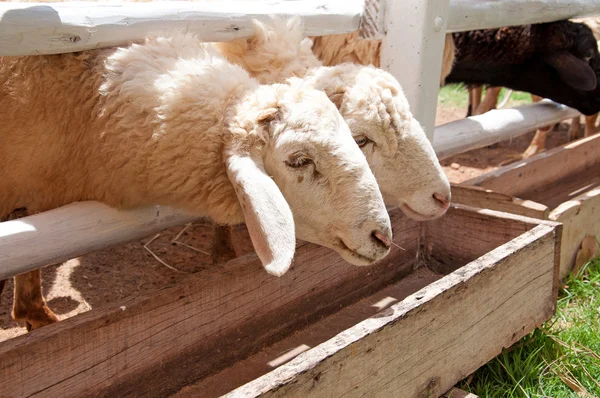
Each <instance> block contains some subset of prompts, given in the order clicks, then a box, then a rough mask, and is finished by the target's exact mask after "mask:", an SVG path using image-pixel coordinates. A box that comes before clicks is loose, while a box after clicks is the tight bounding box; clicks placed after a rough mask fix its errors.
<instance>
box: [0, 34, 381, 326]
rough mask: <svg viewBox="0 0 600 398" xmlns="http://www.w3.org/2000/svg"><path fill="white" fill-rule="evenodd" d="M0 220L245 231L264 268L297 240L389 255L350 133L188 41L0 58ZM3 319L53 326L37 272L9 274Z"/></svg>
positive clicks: (324, 102)
mask: <svg viewBox="0 0 600 398" xmlns="http://www.w3.org/2000/svg"><path fill="white" fill-rule="evenodd" d="M0 87H1V89H0V117H1V118H2V121H3V122H2V125H1V126H0V170H3V175H2V178H1V179H0V217H4V216H6V215H7V214H9V213H10V212H11V211H13V210H14V209H17V208H27V210H28V212H29V213H30V214H31V213H35V212H40V211H45V210H49V209H52V208H55V207H58V206H61V205H64V204H67V203H70V202H74V201H83V200H97V201H100V202H103V203H106V204H108V205H111V206H114V207H117V208H132V207H137V206H144V205H155V204H159V205H167V206H173V207H177V208H180V209H182V210H184V211H187V212H189V213H191V214H194V215H197V216H208V217H210V218H212V219H213V220H214V221H216V222H217V223H222V224H236V223H241V222H246V224H247V226H248V230H249V232H250V236H251V239H252V242H253V244H254V248H255V250H256V252H257V254H258V256H259V257H260V259H261V261H262V262H263V264H264V266H265V268H266V270H267V272H269V273H271V274H274V275H282V274H283V273H284V272H286V270H287V269H288V267H289V266H290V263H291V261H292V257H293V254H294V250H295V238H296V236H297V237H298V238H300V239H303V240H306V241H310V242H314V243H317V244H321V245H324V246H327V247H329V248H332V249H334V250H336V251H338V252H339V253H340V254H341V255H342V256H343V257H344V258H345V259H346V260H347V261H349V262H351V263H354V264H357V265H367V264H371V263H373V262H375V261H376V260H378V259H380V258H382V257H383V256H385V255H386V254H387V253H388V252H389V245H390V240H391V226H390V220H389V216H388V214H387V212H386V209H385V205H384V203H383V200H382V196H381V193H380V191H379V189H378V187H377V183H376V181H375V178H374V176H373V174H372V172H371V170H370V169H369V167H368V164H367V162H366V160H365V157H364V156H363V154H362V153H361V151H360V150H359V149H358V147H357V146H356V144H355V143H354V140H353V139H352V136H351V133H350V130H349V128H348V126H347V124H346V123H345V122H344V120H343V119H342V117H341V115H340V114H339V112H338V111H337V109H336V108H335V106H334V105H333V104H332V103H331V102H330V101H329V99H328V98H327V96H325V95H324V94H323V93H322V92H320V91H318V90H315V89H313V88H311V86H310V85H308V84H306V83H305V82H303V81H302V80H300V79H292V80H289V81H287V82H286V83H285V84H273V85H259V84H258V83H257V82H256V81H255V80H254V79H252V78H250V77H249V75H248V73H247V72H246V71H244V70H243V69H242V68H241V67H239V66H237V65H233V64H231V63H229V62H227V61H226V60H225V59H224V58H223V57H222V56H221V55H219V54H218V53H217V52H216V51H214V49H212V48H211V47H210V46H208V45H205V44H202V43H200V42H199V40H198V39H197V38H195V37H194V36H192V35H185V34H182V35H176V36H174V37H172V38H165V37H159V38H153V39H147V40H146V41H144V42H143V43H141V44H133V45H130V46H127V47H123V48H111V49H103V50H94V51H87V52H82V53H75V54H62V55H50V56H30V57H3V58H0ZM13 317H14V318H15V319H16V320H20V321H24V322H25V323H26V324H27V325H28V328H30V329H31V328H38V327H41V326H44V325H46V324H49V323H52V322H54V321H56V317H55V316H54V314H53V313H52V311H50V309H49V308H48V307H47V305H46V303H45V302H44V300H43V298H42V295H41V286H40V272H39V270H37V271H32V272H28V273H26V274H22V275H18V276H17V277H15V303H14V308H13Z"/></svg>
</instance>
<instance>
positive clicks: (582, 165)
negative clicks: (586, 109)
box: [464, 135, 600, 201]
mask: <svg viewBox="0 0 600 398" xmlns="http://www.w3.org/2000/svg"><path fill="white" fill-rule="evenodd" d="M599 153H600V135H596V136H592V137H587V138H583V139H580V140H577V141H574V142H571V143H568V144H565V145H562V146H560V147H557V148H554V149H551V150H549V151H545V152H542V153H539V154H537V155H535V156H532V157H531V158H529V159H525V160H522V161H520V162H515V163H513V164H510V165H508V166H504V167H501V168H499V169H496V170H494V171H491V172H489V173H486V174H484V175H481V176H479V177H475V178H473V179H471V180H468V181H465V183H464V184H465V185H474V186H479V187H482V188H486V189H491V190H494V191H496V192H501V193H504V194H507V195H512V196H517V197H521V198H526V199H527V197H526V196H524V195H525V194H526V193H527V192H532V191H535V190H540V191H543V190H544V189H545V187H548V186H549V185H551V184H553V183H555V182H557V181H559V180H562V179H565V178H569V177H570V178H573V177H576V174H577V173H580V172H582V171H585V170H592V169H593V168H595V166H596V167H597V166H598V165H599V164H600V156H598V154H599ZM567 199H568V198H565V199H564V200H563V201H566V200H567Z"/></svg>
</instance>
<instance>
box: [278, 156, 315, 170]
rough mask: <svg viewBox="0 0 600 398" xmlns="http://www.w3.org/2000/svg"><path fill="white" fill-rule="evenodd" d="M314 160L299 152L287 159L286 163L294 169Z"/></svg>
mask: <svg viewBox="0 0 600 398" xmlns="http://www.w3.org/2000/svg"><path fill="white" fill-rule="evenodd" d="M312 162H313V161H312V160H311V159H310V158H308V157H306V155H302V154H298V155H295V156H292V157H290V158H289V159H288V160H286V161H285V164H286V165H287V166H288V167H291V168H293V169H299V168H302V167H306V166H308V165H309V164H311V163H312Z"/></svg>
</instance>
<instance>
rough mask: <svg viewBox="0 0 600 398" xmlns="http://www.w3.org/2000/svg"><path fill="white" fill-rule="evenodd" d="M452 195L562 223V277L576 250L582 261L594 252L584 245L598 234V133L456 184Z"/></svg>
mask: <svg viewBox="0 0 600 398" xmlns="http://www.w3.org/2000/svg"><path fill="white" fill-rule="evenodd" d="M468 187H475V189H469V188H468ZM478 188H481V189H478ZM452 196H453V201H455V202H457V203H463V204H466V205H470V206H475V207H480V208H488V209H494V210H500V211H507V212H510V213H515V214H521V215H526V216H529V217H537V218H542V219H549V220H553V221H558V222H561V223H563V225H564V227H563V237H562V248H561V255H560V276H561V277H564V276H566V275H568V273H569V272H570V271H571V269H573V267H574V265H575V264H576V259H577V257H578V255H579V261H578V263H581V262H584V261H585V260H587V259H589V258H588V257H589V256H590V255H593V253H592V252H593V250H590V249H589V248H586V247H584V248H583V249H582V242H583V241H584V238H586V237H588V239H587V241H588V242H589V241H591V242H592V246H595V242H594V240H596V239H599V238H600V135H595V136H592V137H587V138H584V139H581V140H578V141H575V142H572V143H569V144H565V145H563V146H561V147H558V148H555V149H552V150H549V151H547V152H543V153H540V154H538V155H536V156H533V157H531V158H529V159H527V160H523V161H521V162H517V163H514V164H511V165H508V166H505V167H502V168H500V169H497V170H495V171H492V172H490V173H487V174H485V175H482V176H479V177H477V178H474V179H471V180H469V181H466V182H464V183H463V184H461V185H459V186H454V187H453V192H452ZM584 246H585V245H584ZM586 249H587V250H586ZM580 250H581V251H580ZM588 250H589V252H588V253H586V251H588Z"/></svg>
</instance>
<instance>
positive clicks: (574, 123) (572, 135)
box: [569, 116, 587, 141]
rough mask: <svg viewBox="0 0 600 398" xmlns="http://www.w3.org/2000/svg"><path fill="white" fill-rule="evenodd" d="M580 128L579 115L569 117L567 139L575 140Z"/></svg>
mask: <svg viewBox="0 0 600 398" xmlns="http://www.w3.org/2000/svg"><path fill="white" fill-rule="evenodd" d="M585 120H586V127H587V117H586V119H585ZM580 129H581V120H579V116H576V117H574V118H573V119H571V127H569V141H575V140H576V139H577V138H579V130H580Z"/></svg>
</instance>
